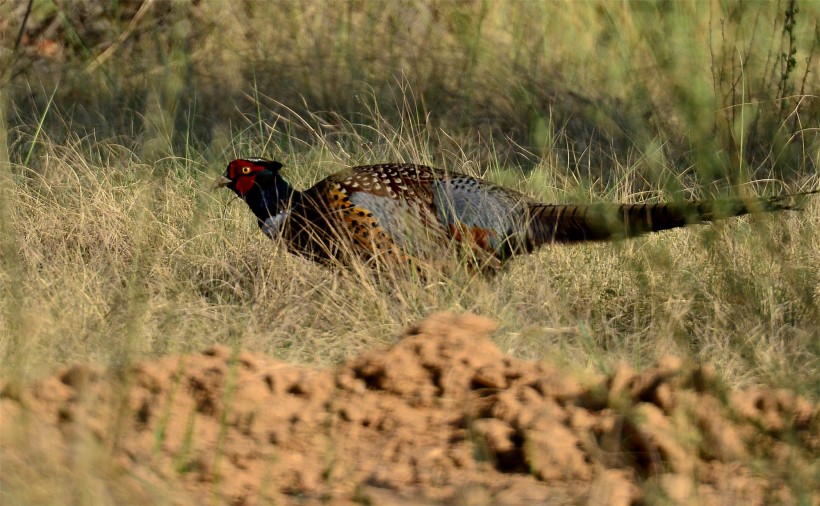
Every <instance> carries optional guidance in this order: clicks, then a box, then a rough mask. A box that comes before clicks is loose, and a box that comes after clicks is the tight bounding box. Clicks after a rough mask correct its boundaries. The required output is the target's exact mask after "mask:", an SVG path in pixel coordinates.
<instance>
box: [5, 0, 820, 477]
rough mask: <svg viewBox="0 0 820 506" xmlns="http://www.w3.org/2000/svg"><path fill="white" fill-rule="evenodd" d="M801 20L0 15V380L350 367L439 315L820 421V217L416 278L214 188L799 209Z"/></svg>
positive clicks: (426, 12)
mask: <svg viewBox="0 0 820 506" xmlns="http://www.w3.org/2000/svg"><path fill="white" fill-rule="evenodd" d="M29 7H31V8H30V9H29ZM24 20H25V24H24V25H23V22H24ZM818 23H820V4H818V3H817V2H808V1H807V2H793V1H792V2H790V1H779V2H774V1H772V2H743V1H740V0H737V1H733V0H730V1H723V2H717V1H714V2H706V1H703V2H637V3H627V2H557V1H555V2H551V1H545V2H524V1H521V2H495V1H483V2H481V1H475V2H449V1H418V0H404V1H394V2H375V1H374V2H368V1H349V2H319V1H316V2H311V1H302V2H299V1H282V2H262V1H260V2H251V1H245V2H227V1H225V2H223V1H218V0H215V1H200V2H196V1H174V2H172V1H167V0H155V1H150V0H149V1H144V2H139V1H128V0H121V1H116V2H110V3H109V2H96V1H90V0H88V1H81V0H76V1H66V0H63V1H57V0H37V1H34V2H32V3H31V4H29V3H28V2H25V1H22V0H12V1H6V2H3V3H0V37H2V45H0V217H2V219H0V380H2V381H4V382H12V383H17V382H22V381H26V380H30V379H34V378H40V377H42V376H44V375H46V374H49V373H53V372H54V371H55V370H57V369H58V368H60V367H62V366H64V365H67V364H73V363H93V364H99V365H105V366H114V367H123V366H126V365H127V364H130V363H133V362H134V361H136V360H141V359H144V358H152V357H160V356H166V355H168V354H173V353H182V352H191V351H199V350H202V349H203V348H205V347H207V346H210V345H213V344H222V345H227V346H228V347H230V348H233V349H238V348H242V349H246V350H252V351H256V352H262V353H264V354H266V355H269V356H272V357H276V358H279V359H284V360H288V361H292V362H298V363H304V364H328V363H338V362H340V361H342V360H343V359H345V358H349V357H352V356H354V355H357V354H358V353H360V352H361V351H363V350H368V349H372V348H379V347H384V346H386V345H388V344H391V343H393V342H394V341H395V340H396V339H397V336H399V335H400V330H401V329H402V328H404V327H405V326H407V325H408V324H410V323H413V322H417V321H419V320H420V319H421V318H423V317H425V316H427V315H429V314H431V313H432V312H434V311H436V310H440V309H451V310H456V311H470V312H474V313H477V314H480V315H484V316H488V317H490V318H492V319H494V320H496V321H497V322H499V324H500V328H499V330H498V331H497V332H496V333H495V334H494V337H493V339H494V340H495V342H496V344H498V345H499V347H500V348H501V349H502V351H504V352H505V353H507V354H510V355H512V356H514V357H518V358H529V359H548V360H551V361H553V362H557V363H560V364H563V365H564V366H565V367H568V368H570V369H573V370H578V371H581V372H588V373H598V372H601V373H609V372H611V371H613V370H614V369H615V367H616V366H617V364H619V363H627V364H630V365H631V366H632V367H635V368H642V367H645V366H647V365H648V364H650V363H652V362H653V361H654V360H656V359H657V358H658V357H660V356H662V355H667V354H674V355H678V356H681V357H685V358H686V359H688V360H692V361H694V362H698V363H701V362H710V363H713V364H714V365H715V366H716V368H717V371H718V374H719V375H720V376H721V378H723V380H724V381H725V382H727V384H729V385H732V386H747V385H751V384H757V383H763V384H767V385H771V386H776V387H780V386H787V387H789V388H792V389H795V390H796V391H797V392H799V393H801V394H803V395H806V396H808V397H809V398H812V399H817V397H818V393H820V374H818V367H819V366H820V359H819V358H818V357H820V330H818V329H820V234H819V233H818V230H819V228H818V225H820V223H819V222H820V201H818V200H820V199H817V198H815V199H814V200H812V201H809V202H808V203H807V204H806V209H805V210H804V211H803V212H800V213H784V214H779V215H775V216H761V217H752V218H744V219H741V220H732V221H730V222H725V223H719V224H716V225H713V226H712V225H710V226H705V227H695V228H693V229H688V230H683V231H675V232H668V233H663V234H658V235H654V236H651V237H647V238H642V239H639V240H634V241H630V242H623V243H618V244H602V245H581V246H573V247H555V248H544V249H543V250H541V251H540V252H538V253H537V254H535V255H532V256H529V257H525V258H520V259H517V260H515V261H513V262H512V263H511V264H510V265H509V267H508V268H507V269H506V270H505V271H504V272H502V273H501V274H499V275H497V276H495V277H492V278H487V277H482V276H475V275H473V274H472V273H470V272H467V271H466V270H464V269H461V268H460V267H459V266H458V265H457V264H454V268H453V270H452V272H450V273H447V274H442V275H441V276H440V277H438V278H434V279H430V280H427V281H426V283H425V284H421V283H420V282H418V281H414V280H412V279H405V278H402V277H400V276H399V277H385V278H378V277H374V276H371V275H369V274H367V273H365V272H363V271H362V270H360V269H353V270H350V271H330V270H327V269H325V268H322V267H319V266H316V265H312V264H310V263H308V262H306V261H303V260H301V259H299V258H296V257H293V256H291V255H289V254H287V253H285V252H284V251H282V250H281V248H278V247H277V246H276V245H274V244H272V243H271V242H270V241H268V240H267V239H266V238H265V237H264V236H262V234H260V233H259V231H258V229H257V227H256V225H255V223H254V220H253V218H252V216H251V214H250V213H249V212H248V211H247V209H246V208H245V206H244V204H242V203H241V202H238V201H235V200H233V199H232V196H231V195H229V193H230V192H227V191H212V190H211V184H212V181H213V179H214V177H215V176H216V175H217V174H219V173H220V172H221V171H222V170H224V167H225V165H226V163H227V162H228V161H229V160H231V159H233V158H235V157H238V156H265V157H269V158H276V159H278V160H280V161H282V162H283V163H284V164H285V166H286V175H287V176H288V177H289V178H290V179H291V180H292V181H293V182H294V184H295V186H296V187H298V188H305V187H307V186H309V185H311V184H312V183H313V182H315V181H317V180H318V179H320V178H322V177H324V176H325V175H327V174H329V173H331V172H334V171H336V170H338V169H340V168H341V167H343V166H347V165H352V164H359V163H369V162H385V161H394V160H401V161H408V162H420V163H428V164H434V165H437V166H440V167H443V168H448V169H453V170H459V171H466V172H470V173H473V174H477V175H481V176H483V177H487V178H489V179H492V180H495V181H498V182H502V183H504V184H506V185H509V186H512V187H516V188H519V189H521V190H522V191H524V192H526V193H528V194H531V195H534V196H537V197H539V198H541V199H544V200H546V201H551V202H570V201H598V200H609V201H623V202H631V201H656V200H666V199H672V198H690V197H708V196H712V195H726V194H741V195H748V194H777V193H781V192H786V191H799V190H809V189H814V188H817V187H818V186H820V179H818V175H817V171H818V165H820V128H818V124H820V99H818V93H820V85H818V82H820V80H818V77H817V76H818V74H820V28H819V27H820V24H818ZM21 27H22V29H21ZM795 486H798V487H800V486H806V487H807V488H808V489H811V488H812V485H811V483H810V482H809V483H808V484H805V483H804V484H802V485H801V484H797V485H795Z"/></svg>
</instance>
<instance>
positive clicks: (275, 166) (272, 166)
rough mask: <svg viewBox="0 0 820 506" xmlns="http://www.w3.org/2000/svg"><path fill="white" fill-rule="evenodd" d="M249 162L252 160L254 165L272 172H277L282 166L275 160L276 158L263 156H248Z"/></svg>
mask: <svg viewBox="0 0 820 506" xmlns="http://www.w3.org/2000/svg"><path fill="white" fill-rule="evenodd" d="M248 161H249V162H253V163H254V164H255V165H258V166H260V167H264V168H265V169H267V170H270V171H272V172H278V171H279V169H281V168H282V164H281V163H279V162H277V161H276V160H266V159H264V158H248Z"/></svg>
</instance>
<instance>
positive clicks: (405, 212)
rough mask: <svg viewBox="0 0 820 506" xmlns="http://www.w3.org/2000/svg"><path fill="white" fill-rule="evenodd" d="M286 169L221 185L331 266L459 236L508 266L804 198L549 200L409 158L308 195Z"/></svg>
mask: <svg viewBox="0 0 820 506" xmlns="http://www.w3.org/2000/svg"><path fill="white" fill-rule="evenodd" d="M281 168H282V164H281V163H279V162H276V161H273V160H265V159H261V158H248V159H238V160H234V161H232V162H231V163H230V164H228V168H227V170H226V171H225V174H224V176H223V177H222V178H221V180H220V181H219V182H218V183H217V185H218V186H223V187H227V188H229V189H231V190H233V191H234V192H235V193H236V194H237V195H238V196H239V197H240V198H242V199H243V200H244V201H245V202H246V203H247V204H248V206H249V207H250V208H251V211H253V213H254V214H255V215H256V218H257V221H258V224H259V227H260V228H261V229H262V232H264V233H265V234H266V235H267V236H268V237H270V238H271V239H279V238H281V239H282V240H283V241H284V243H285V244H286V245H287V247H288V249H289V250H290V251H292V252H294V253H297V254H300V255H302V256H304V257H307V258H309V259H312V260H315V261H318V262H321V263H327V262H335V261H338V262H341V263H343V264H349V263H350V262H351V261H352V260H353V259H354V258H356V257H357V258H360V259H362V260H365V261H366V262H372V261H383V260H387V261H388V262H396V261H398V262H407V261H412V260H414V259H419V258H426V259H436V258H441V256H442V255H443V254H445V253H446V249H447V248H448V247H449V245H450V244H453V243H456V244H459V245H460V246H461V247H462V248H465V249H466V250H467V252H469V253H470V255H471V258H472V259H473V260H474V261H477V262H479V264H480V267H483V268H486V267H499V266H500V265H501V264H503V262H504V261H506V260H507V259H509V258H511V257H512V256H515V255H517V254H520V253H526V252H530V251H532V250H533V249H535V248H536V247H538V246H541V245H544V244H551V243H577V242H583V241H608V240H617V239H625V238H630V237H635V236H639V235H642V234H645V233H649V232H657V231H660V230H667V229H672V228H677V227H683V226H686V225H690V224H695V223H702V222H707V221H712V220H717V219H722V218H729V217H733V216H741V215H744V214H748V213H756V212H773V211H781V210H787V209H792V208H793V207H792V206H791V205H789V201H790V199H791V198H792V197H794V195H784V196H779V197H768V198H765V197H764V198H753V199H751V200H740V199H729V200H724V201H690V202H673V203H658V204H609V203H603V204H580V205H564V204H545V203H541V202H538V201H536V200H534V199H532V198H530V197H527V196H526V195H524V194H522V193H519V192H517V191H515V190H512V189H509V188H505V187H502V186H498V185H495V184H492V183H489V182H487V181H485V180H482V179H479V178H476V177H472V176H468V175H465V174H460V173H457V172H445V171H442V170H439V169H435V168H432V167H427V166H424V165H415V164H404V163H388V164H380V165H366V166H360V167H352V168H349V169H346V170H342V171H341V172H337V173H335V174H333V175H331V176H328V177H327V178H325V179H323V180H321V181H319V182H318V183H316V184H315V185H314V186H312V187H311V188H309V189H307V190H305V191H302V192H300V191H297V190H295V189H294V188H293V187H291V185H290V184H288V182H287V181H285V179H284V178H283V177H282V176H281V175H280V169H281ZM815 192H817V190H815V191H814V192H806V193H815Z"/></svg>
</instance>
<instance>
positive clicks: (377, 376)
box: [0, 314, 820, 504]
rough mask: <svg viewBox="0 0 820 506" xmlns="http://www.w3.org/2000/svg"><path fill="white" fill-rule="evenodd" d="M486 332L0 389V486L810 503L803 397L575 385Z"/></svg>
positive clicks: (698, 374) (613, 381) (811, 429)
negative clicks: (37, 467)
mask: <svg viewBox="0 0 820 506" xmlns="http://www.w3.org/2000/svg"><path fill="white" fill-rule="evenodd" d="M493 328H494V325H493V324H492V323H491V322H490V321H488V320H485V319H483V318H479V317H476V316H471V315H453V314H439V315H435V316H433V317H431V318H430V319H429V320H427V321H426V322H425V323H423V324H422V325H421V326H419V327H418V328H415V329H411V330H408V331H407V333H406V337H405V339H403V340H402V341H401V342H399V343H398V344H397V345H395V346H394V347H393V348H391V349H389V350H386V351H373V352H369V353H366V354H364V355H362V356H360V357H358V358H356V359H354V360H352V361H350V362H349V363H347V364H344V365H342V366H339V367H337V368H334V369H332V370H317V369H312V368H309V367H304V366H296V365H291V364H287V363H283V362H279V361H276V360H273V359H271V358H268V357H265V356H262V355H256V354H251V353H246V352H239V353H232V352H231V351H230V350H229V349H227V348H220V347H217V348H213V349H210V350H207V351H205V352H204V353H202V354H199V355H187V356H178V357H168V358H164V359H161V360H157V361H155V362H146V363H141V364H137V365H133V366H130V367H127V368H123V369H121V370H118V371H102V370H98V369H94V368H90V367H85V366H78V367H73V368H71V369H68V370H66V371H64V372H63V373H62V374H60V375H58V376H56V377H53V378H49V379H45V380H43V381H40V382H38V383H37V384H34V385H32V386H29V387H25V388H19V387H12V386H11V385H6V386H5V387H4V388H3V391H2V396H0V419H1V420H2V433H1V434H2V439H0V442H1V443H2V453H3V461H4V464H7V465H4V466H3V467H4V468H5V471H3V473H2V475H0V476H2V477H0V480H3V481H6V482H7V483H6V486H7V487H8V486H16V487H24V486H36V484H35V483H34V480H37V479H38V477H37V476H30V477H29V478H25V479H21V478H19V476H18V479H17V481H14V480H13V479H11V478H9V475H8V473H14V472H16V470H17V469H18V466H29V467H31V462H32V459H43V458H46V456H47V458H48V459H51V462H52V465H51V468H59V466H66V467H71V466H76V465H78V464H77V462H78V459H79V457H78V454H79V453H82V454H83V455H88V454H89V452H90V451H89V448H96V449H98V450H97V451H96V453H95V452H91V453H93V454H94V455H95V456H94V457H89V459H91V460H90V461H92V462H98V461H99V462H102V463H103V464H101V466H103V467H104V469H103V468H101V469H100V471H99V472H100V473H102V474H105V475H106V476H108V477H109V481H111V482H112V483H113V482H116V483H118V485H117V487H114V488H116V489H117V490H116V491H109V492H108V497H115V498H116V497H117V494H127V497H129V498H137V497H142V498H149V497H150V498H156V497H157V494H159V493H160V492H159V491H162V494H163V495H162V497H163V498H164V500H165V501H166V502H179V503H190V502H191V500H200V501H206V500H214V499H216V502H220V503H230V504H258V503H268V502H274V501H278V503H289V502H294V501H298V502H300V503H311V502H313V501H317V502H318V501H328V500H331V499H332V500H334V501H342V502H344V501H355V502H369V503H371V504H385V503H391V504H397V503H407V504H410V503H412V504H417V503H419V502H422V503H425V502H426V503H436V502H447V503H453V502H455V503H461V504H534V503H567V502H579V501H588V502H590V503H592V504H631V503H635V502H637V501H641V500H651V499H658V498H666V499H667V500H670V501H671V502H673V503H689V502H692V503H695V502H696V503H698V504H726V503H727V502H728V503H735V504H741V503H742V504H764V503H770V502H781V503H782V502H786V503H789V502H796V501H798V500H800V501H801V502H802V501H803V500H807V502H808V503H812V504H817V502H818V500H820V496H819V495H818V493H817V492H812V491H811V489H810V488H809V489H808V491H806V492H805V493H806V494H809V495H810V497H795V494H794V492H793V491H794V490H795V487H794V486H792V485H793V484H790V481H789V480H790V479H793V477H794V476H795V475H799V472H797V471H795V470H796V469H809V470H810V469H811V466H816V462H817V460H818V454H820V430H819V429H820V408H818V405H817V404H813V403H810V402H809V401H807V400H806V399H804V398H802V397H799V396H797V395H795V394H793V393H792V392H789V391H785V390H771V389H765V388H753V389H749V390H743V391H736V392H728V391H726V390H725V389H723V388H722V387H720V385H719V382H718V381H717V380H716V378H715V373H714V372H713V370H712V369H710V368H709V367H694V366H684V365H683V364H682V362H681V361H680V360H678V359H675V358H666V359H663V360H661V361H659V362H658V363H657V364H656V365H655V366H653V367H651V368H649V369H647V370H645V371H643V372H640V373H637V372H635V371H633V370H630V369H629V368H626V367H623V368H620V369H618V370H617V371H616V372H615V373H614V374H612V375H611V376H609V377H603V376H601V377H595V378H586V379H585V380H581V381H579V380H578V379H575V378H573V376H572V375H571V374H568V373H567V372H565V371H562V370H559V369H558V368H556V367H554V366H553V365H550V364H548V363H537V362H526V361H521V360H516V359H512V358H509V357H505V356H504V355H503V354H502V353H501V352H500V351H499V350H498V349H497V348H496V347H495V346H494V345H493V344H492V342H491V341H490V340H489V339H488V337H487V335H488V334H489V333H490V332H491V331H492V330H493ZM100 455H103V457H100ZM95 459H96V460H95ZM755 462H766V463H767V464H766V465H765V466H755V465H754V463H755ZM815 470H816V469H815ZM21 472H22V471H21ZM795 473H797V474H795ZM29 474H32V473H29ZM34 474H36V473H34ZM809 474H811V472H809ZM790 476H791V477H792V478H790ZM21 480H22V481H21ZM25 480H29V481H27V482H26V481H25ZM797 489H798V490H799V489H800V487H797ZM7 490H8V488H7ZM812 494H813V495H812ZM114 502H116V501H114Z"/></svg>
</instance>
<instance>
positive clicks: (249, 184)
mask: <svg viewBox="0 0 820 506" xmlns="http://www.w3.org/2000/svg"><path fill="white" fill-rule="evenodd" d="M255 179H256V174H255V173H251V174H250V175H247V176H239V178H237V179H236V183H234V188H236V191H238V192H239V193H240V194H242V195H245V194H246V193H248V192H249V191H251V188H253V183H254V180H255Z"/></svg>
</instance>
